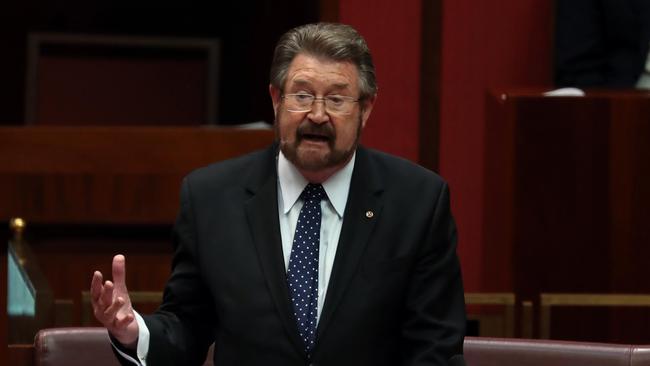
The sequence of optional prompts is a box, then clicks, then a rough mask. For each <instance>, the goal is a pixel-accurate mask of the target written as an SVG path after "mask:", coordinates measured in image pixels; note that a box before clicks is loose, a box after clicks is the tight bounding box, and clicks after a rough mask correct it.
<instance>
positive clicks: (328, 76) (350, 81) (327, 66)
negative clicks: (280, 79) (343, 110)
mask: <svg viewBox="0 0 650 366" xmlns="http://www.w3.org/2000/svg"><path fill="white" fill-rule="evenodd" d="M303 85H304V86H312V87H316V88H317V87H324V88H332V87H334V88H338V89H347V90H349V91H351V92H357V91H358V89H359V87H358V85H359V71H358V70H357V67H356V65H354V64H353V63H351V62H348V61H334V60H329V59H324V58H319V57H314V56H311V55H306V54H298V55H297V56H296V57H295V58H294V59H293V61H292V62H291V65H290V66H289V71H288V72H287V81H286V85H285V86H286V87H287V88H291V87H297V86H303Z"/></svg>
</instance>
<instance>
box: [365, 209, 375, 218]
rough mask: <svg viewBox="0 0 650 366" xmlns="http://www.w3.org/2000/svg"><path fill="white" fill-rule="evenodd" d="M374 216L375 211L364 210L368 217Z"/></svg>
mask: <svg viewBox="0 0 650 366" xmlns="http://www.w3.org/2000/svg"><path fill="white" fill-rule="evenodd" d="M373 216H375V213H374V212H372V211H366V217H367V218H369V219H372V217H373Z"/></svg>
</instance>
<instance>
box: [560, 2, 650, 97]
mask: <svg viewBox="0 0 650 366" xmlns="http://www.w3.org/2000/svg"><path fill="white" fill-rule="evenodd" d="M555 27H556V28H555V29H556V35H555V37H556V40H555V45H556V46H555V47H556V52H555V83H556V86H558V87H578V88H601V87H602V88H635V87H636V88H641V89H650V57H649V54H648V52H649V49H650V0H558V1H557V2H556V25H555Z"/></svg>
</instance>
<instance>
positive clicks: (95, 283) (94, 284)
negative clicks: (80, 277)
mask: <svg viewBox="0 0 650 366" xmlns="http://www.w3.org/2000/svg"><path fill="white" fill-rule="evenodd" d="M102 282H103V276H102V273H101V272H99V271H95V273H93V279H92V281H91V282H90V299H91V301H92V303H93V304H96V303H97V302H98V301H99V297H100V296H101V294H102V288H103V286H102Z"/></svg>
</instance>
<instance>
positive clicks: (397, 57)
mask: <svg viewBox="0 0 650 366" xmlns="http://www.w3.org/2000/svg"><path fill="white" fill-rule="evenodd" d="M396 4H398V3H396V2H394V1H387V0H380V1H376V0H340V4H339V11H340V15H339V21H340V22H342V23H347V24H350V25H352V26H353V27H355V28H356V29H357V30H358V31H359V32H360V33H361V34H362V35H363V36H364V38H365V39H366V41H367V42H368V46H369V47H370V50H371V51H372V55H373V61H374V62H375V68H376V70H377V80H378V85H379V93H378V99H377V104H375V109H374V110H373V112H372V115H371V117H370V120H369V121H368V124H367V125H366V128H365V131H364V133H363V138H362V143H363V144H364V145H366V146H370V147H373V148H376V149H379V150H383V151H386V152H389V153H392V154H395V155H399V156H402V157H405V158H407V159H409V160H412V161H417V160H418V149H419V146H418V133H419V123H420V122H419V113H420V101H419V99H420V96H419V93H420V39H421V38H420V2H419V1H403V2H400V3H399V6H398V5H396Z"/></svg>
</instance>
